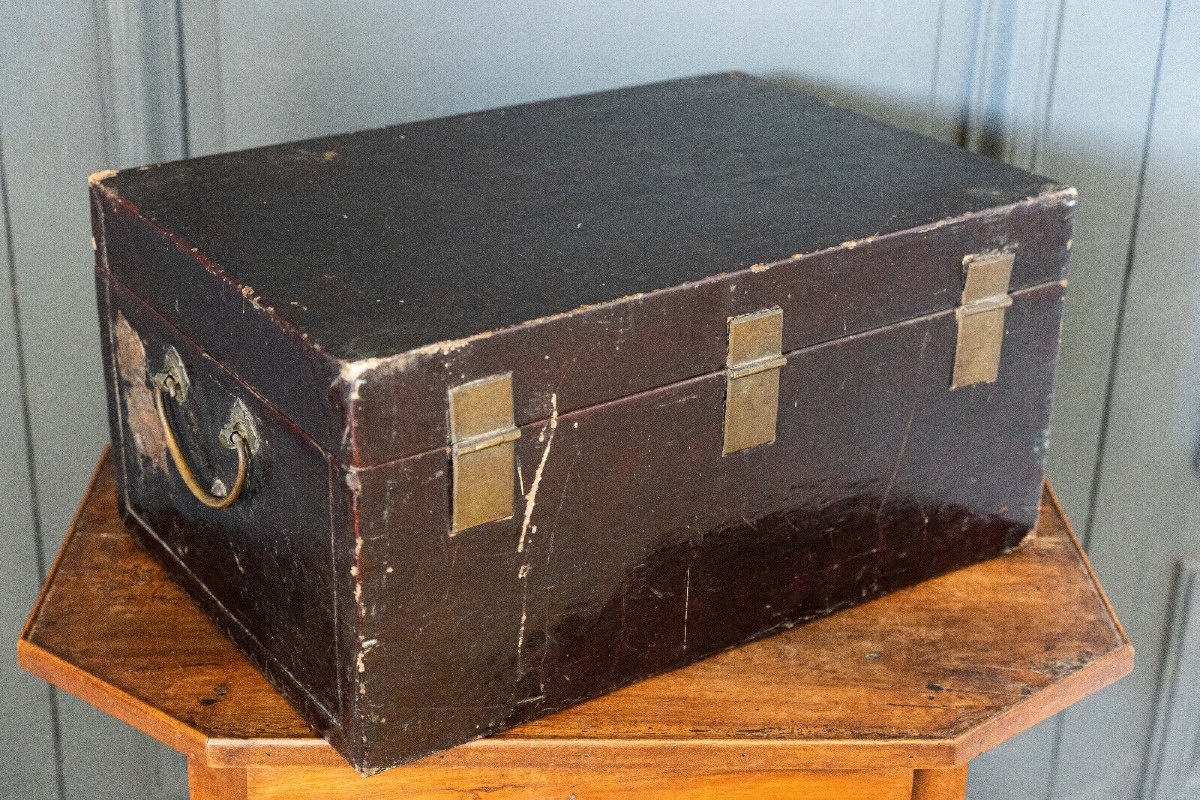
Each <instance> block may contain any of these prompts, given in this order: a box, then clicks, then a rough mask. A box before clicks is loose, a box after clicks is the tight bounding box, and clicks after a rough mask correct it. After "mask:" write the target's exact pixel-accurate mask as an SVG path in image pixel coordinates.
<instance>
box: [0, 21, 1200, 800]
mask: <svg viewBox="0 0 1200 800" xmlns="http://www.w3.org/2000/svg"><path fill="white" fill-rule="evenodd" d="M475 6H481V7H475ZM483 6H484V4H472V3H466V2H461V0H440V2H432V0H404V1H403V2H382V1H380V2H366V0H363V1H362V2H357V3H329V2H327V1H326V0H287V1H286V2H276V3H251V2H239V3H224V4H223V3H220V2H219V0H186V2H185V1H184V0H144V2H135V0H93V2H91V3H88V2H80V0H74V1H72V0H38V2H33V0H0V21H2V22H0V221H2V223H3V224H2V225H0V268H3V269H4V271H5V272H4V274H5V276H6V277H7V278H8V280H9V281H10V282H11V288H12V293H11V299H10V300H8V301H5V302H0V433H2V435H3V437H4V438H3V442H4V447H3V450H0V466H2V467H3V468H4V472H5V475H7V476H8V479H7V480H5V481H4V482H3V483H0V598H2V601H3V602H2V604H0V635H2V638H3V639H4V640H5V641H9V642H11V641H12V640H13V639H14V638H15V637H16V635H17V632H18V631H19V628H20V625H21V622H22V619H23V616H24V614H25V613H26V611H27V610H28V608H29V607H30V605H31V604H32V602H33V599H34V597H35V594H36V591H37V589H38V587H39V585H40V583H41V580H42V578H43V577H44V574H45V570H46V566H47V563H48V561H49V560H51V559H52V558H53V555H54V553H55V551H56V549H57V547H58V544H59V542H60V541H61V537H62V534H63V532H64V531H65V529H66V526H67V523H68V521H69V518H70V515H71V513H72V511H73V509H74V507H75V505H76V503H77V501H78V498H79V496H80V494H81V492H82V490H83V487H84V484H85V482H86V480H87V476H88V474H89V472H90V470H91V467H92V465H93V462H94V460H95V458H96V457H97V455H98V453H99V451H100V448H101V447H102V445H103V442H104V439H105V431H104V410H103V402H104V400H103V392H102V388H101V382H100V367H99V358H98V347H97V344H96V342H97V337H96V324H95V311H94V300H93V290H92V284H91V272H90V249H89V245H88V237H89V232H88V222H87V205H86V200H85V190H84V185H85V177H86V175H87V174H88V173H90V172H92V171H95V170H98V169H101V168H105V167H112V166H129V165H133V164H138V163H145V162H149V161H157V160H166V159H171V158H177V157H180V156H184V155H199V154H203V153H207V152H213V151H216V150H222V149H232V148H239V147H247V146H251V145H256V144H263V143H268V142H275V141H281V140H286V139H295V138H300V137H304V136H309V135H315V134H318V133H326V132H335V131H341V130H348V129H353V128H357V127H365V126H371V125H380V124H385V123H390V122H400V121H406V120H411V119H418V118H421V117H429V116H435V115H442V114H448V113H454V112H459V111H467V110H474V109H480V108H486V107H492V106H497V105H504V104H508V103H514V102H520V101H524V100H532V99H540V98H545V97H551V96H555V95H562V94H568V93H573V92H580V91H588V90H593V89H602V88H610V87H615V86H621V85H628V84H633V83H639V82H644V81H650V80H655V79H661V78H670V77H677V76H682V75H687V74H694V73H700V72H706V71H715V70H724V69H743V70H746V71H749V72H754V73H757V74H761V75H768V76H774V77H779V78H781V79H787V80H791V81H794V82H797V83H799V84H801V85H803V86H805V87H807V88H808V89H810V90H812V91H814V92H816V93H817V94H820V95H822V96H824V97H826V98H828V99H830V100H832V101H834V102H837V103H840V104H843V105H847V106H849V107H852V108H855V109H859V110H863V111H866V112H867V113H871V114H874V115H876V116H879V117H881V118H884V119H887V120H889V121H892V122H895V123H896V124H899V125H903V126H905V127H908V128H911V129H914V130H918V131H922V132H925V133H928V134H930V135H933V136H936V137H938V138H941V139H943V140H946V141H951V142H956V143H960V144H964V145H966V146H969V147H971V148H973V149H976V150H979V151H981V152H984V153H987V154H989V155H992V156H995V157H999V158H1003V159H1006V160H1008V161H1010V162H1012V163H1016V164H1019V165H1022V166H1025V167H1030V168H1033V169H1036V170H1037V171H1040V172H1043V173H1045V174H1048V175H1052V176H1054V177H1056V178H1059V179H1062V180H1065V181H1068V182H1071V183H1074V184H1075V185H1076V186H1078V187H1079V188H1080V190H1081V193H1082V203H1081V205H1080V209H1079V217H1078V224H1077V232H1076V236H1075V242H1074V254H1075V260H1074V264H1073V267H1072V278H1071V289H1070V292H1069V295H1068V304H1067V306H1068V310H1067V322H1066V326H1065V329H1064V333H1063V354H1064V355H1063V363H1062V369H1061V377H1060V383H1059V391H1058V395H1057V401H1056V408H1055V415H1054V425H1055V434H1054V443H1053V447H1052V449H1051V461H1052V474H1053V477H1054V480H1055V482H1056V484H1057V486H1058V488H1059V491H1060V493H1061V494H1062V496H1063V500H1064V502H1065V503H1066V505H1067V508H1068V511H1069V512H1070V514H1071V516H1072V518H1073V519H1074V521H1075V523H1076V525H1077V527H1078V528H1079V529H1080V530H1081V531H1082V532H1083V534H1084V535H1085V537H1086V538H1087V541H1088V544H1089V546H1090V550H1091V553H1092V555H1093V558H1094V560H1095V563H1096V567H1097V569H1098V571H1099V572H1100V575H1101V577H1102V579H1103V580H1104V581H1105V583H1106V585H1107V586H1108V588H1109V590H1110V592H1111V594H1112V598H1113V600H1114V602H1115V604H1116V606H1117V609H1118V611H1119V613H1120V614H1121V616H1122V617H1123V619H1124V621H1125V622H1126V624H1127V626H1128V627H1129V630H1130V634H1131V635H1132V637H1133V639H1134V643H1135V645H1136V646H1137V647H1138V651H1139V653H1138V666H1137V669H1136V672H1135V674H1134V675H1133V676H1132V677H1131V678H1129V679H1127V680H1126V681H1124V682H1123V683H1122V684H1120V685H1119V686H1117V687H1114V688H1112V689H1110V690H1108V691H1106V692H1104V693H1102V694H1101V695H1099V696H1097V697H1096V698H1093V699H1091V700H1089V701H1086V702H1085V703H1083V704H1081V705H1080V706H1078V707H1076V708H1075V709H1072V710H1070V711H1068V712H1066V713H1065V714H1063V715H1061V716H1060V717H1059V718H1058V719H1056V720H1051V721H1048V722H1047V723H1044V724H1042V725H1040V726H1038V727H1037V728H1034V729H1033V730H1031V731H1029V732H1027V733H1026V734H1023V735H1022V736H1020V737H1018V738H1017V739H1015V740H1014V741H1012V742H1010V743H1008V744H1007V745H1005V746H1004V747H1001V748H1000V749H998V750H997V751H995V752H993V753H990V754H988V755H986V756H984V757H983V758H981V759H979V760H978V761H977V762H976V764H975V765H973V767H972V773H971V786H970V795H971V797H972V798H978V799H979V800H982V799H983V798H1021V800H1026V799H1028V798H1047V799H1049V798H1055V799H1056V800H1063V799H1065V798H1096V797H1105V798H1113V800H1123V799H1124V798H1134V797H1139V796H1142V788H1141V787H1142V785H1143V780H1145V781H1146V784H1145V785H1146V796H1148V797H1149V796H1153V797H1154V798H1156V800H1157V799H1158V798H1182V797H1185V796H1188V794H1187V792H1188V791H1189V789H1188V787H1194V786H1196V785H1197V783H1196V781H1197V780H1198V779H1200V778H1198V777H1197V775H1198V772H1200V765H1198V764H1197V763H1196V753H1197V750H1198V748H1197V746H1196V741H1195V737H1196V735H1197V733H1196V732H1197V730H1200V719H1196V716H1197V715H1200V704H1198V703H1196V702H1195V701H1194V700H1190V699H1189V698H1190V696H1191V695H1190V694H1189V689H1190V691H1191V692H1192V693H1194V691H1195V688H1196V686H1197V685H1200V684H1198V683H1197V681H1200V674H1198V673H1200V652H1197V648H1198V647H1200V645H1198V644H1197V642H1200V627H1198V626H1200V622H1198V621H1197V620H1194V619H1191V618H1190V617H1189V615H1188V613H1187V612H1188V610H1189V609H1191V608H1195V607H1197V602H1196V601H1195V600H1194V599H1189V598H1193V597H1194V596H1195V590H1194V588H1192V587H1193V586H1194V584H1193V583H1191V581H1192V580H1193V579H1192V578H1190V577H1187V578H1186V580H1185V578H1184V577H1181V576H1190V575H1192V574H1193V573H1194V567H1193V568H1192V570H1191V571H1189V570H1187V569H1184V570H1179V569H1177V567H1176V564H1177V562H1178V561H1180V560H1181V559H1184V558H1187V557H1189V556H1195V555H1197V554H1198V553H1200V494H1198V492H1197V474H1196V464H1197V460H1198V453H1197V444H1196V442H1197V430H1198V429H1200V386H1198V385H1197V380H1196V378H1195V377H1194V376H1195V375H1196V374H1197V371H1196V366H1197V359H1198V358H1200V340H1198V337H1200V334H1198V333H1197V332H1198V331H1200V325H1198V324H1197V323H1198V322H1200V320H1198V319H1197V317H1198V316H1200V294H1198V292H1200V259H1197V257H1196V256H1195V255H1194V251H1195V248H1194V245H1193V242H1194V241H1195V240H1196V238H1197V234H1200V231H1198V230H1197V228H1198V224H1197V213H1196V209H1197V208H1198V207H1200V96H1197V95H1198V91H1200V89H1198V87H1200V48H1198V47H1197V45H1196V43H1197V42H1198V41H1200V3H1197V2H1196V1H1195V0H1191V1H1189V2H1185V1H1184V0H1174V2H1171V0H1157V1H1156V0H1136V1H1135V0H1128V1H1127V2H1122V1H1121V0H1092V1H1091V2H1086V3H1085V2H1083V0H927V1H926V2H921V1H920V0H906V2H896V3H887V4H882V3H871V2H866V0H856V1H855V2H835V3H831V2H828V0H824V1H822V2H817V1H815V0H803V1H801V2H797V0H747V1H746V2H743V3H739V4H723V3H717V2H713V0H704V2H695V3H691V4H686V5H685V4H680V3H676V2H669V1H668V0H643V1H642V2H638V3H617V2H595V3H591V4H579V3H567V2H565V0H501V1H500V2H492V3H489V4H486V7H483ZM1164 654H1165V655H1164ZM1160 675H1161V676H1162V680H1161V681H1160ZM1160 682H1161V683H1163V685H1164V686H1165V687H1166V689H1167V690H1166V692H1165V693H1164V694H1163V698H1164V699H1163V700H1162V701H1160V702H1159V703H1158V704H1157V705H1156V702H1155V698H1156V696H1157V695H1158V687H1159V684H1160ZM0 708H3V709H4V713H3V714H0V753H3V754H4V756H5V757H4V758H2V759H0V798H10V797H11V798H31V799H32V800H41V799H42V798H60V799H61V800H67V798H87V799H88V800H104V798H135V799H136V798H143V797H144V798H160V797H162V798H177V797H183V796H184V795H185V790H184V788H183V779H182V776H183V763H182V760H181V759H180V758H179V757H178V756H176V755H174V754H172V753H170V752H168V751H166V750H164V749H162V748H161V747H159V746H158V745H156V744H155V743H153V742H151V741H150V740H148V739H147V738H145V737H143V736H142V735H140V734H138V733H136V732H133V731H132V730H129V729H127V728H125V727H124V726H122V725H121V724H119V723H116V722H113V721H111V720H109V719H107V718H105V717H104V716H103V715H101V714H99V713H97V712H95V711H93V710H91V709H90V708H88V707H87V706H85V705H84V704H82V703H79V702H78V701H75V700H74V699H73V698H70V697H68V696H65V695H62V694H60V693H55V692H52V691H50V690H49V689H47V687H45V686H44V685H43V684H41V683H39V682H38V681H37V680H35V679H33V678H31V677H28V676H25V675H23V674H21V673H20V672H19V671H18V670H17V669H16V666H15V663H14V658H13V656H12V650H11V647H10V648H9V649H8V655H6V656H3V658H0ZM1152 743H1153V744H1152ZM1147 763H1149V764H1150V766H1151V768H1150V769H1149V770H1147V769H1146V768H1145V765H1146V764H1147ZM1144 775H1148V776H1149V777H1148V778H1145V779H1144V778H1143V776H1144Z"/></svg>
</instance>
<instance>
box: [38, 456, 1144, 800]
mask: <svg viewBox="0 0 1200 800" xmlns="http://www.w3.org/2000/svg"><path fill="white" fill-rule="evenodd" d="M17 655H18V660H19V662H20V664H21V665H22V666H23V667H24V668H25V669H27V670H29V671H30V672H33V673H35V674H37V675H40V676H41V677H43V678H45V679H46V680H47V681H49V682H51V683H53V684H54V685H56V686H58V687H60V688H62V689H64V690H66V691H68V692H71V693H73V694H75V695H77V696H79V697H80V698H82V699H84V700H86V701H88V702H90V703H92V704H93V705H95V706H96V707H98V708H100V709H102V710H104V711H106V712H108V713H109V714H112V715H113V716H115V717H117V718H118V719H122V720H124V721H125V722H127V723H129V724H130V725H132V726H134V727H135V728H137V729H138V730H141V731H143V732H145V733H147V734H149V735H150V736H153V737H154V738H156V739H158V740H159V741H161V742H163V743H164V744H166V745H167V746H169V747H172V748H174V749H176V750H178V751H179V752H181V753H184V754H185V755H186V756H187V757H188V765H189V766H188V780H189V784H190V786H191V793H192V797H193V798H195V799H196V800H200V798H205V799H206V800H207V799H210V798H220V799H221V800H232V798H238V800H268V799H270V800H283V798H289V799H290V798H300V797H303V798H313V800H317V799H321V800H344V799H345V798H376V797H378V798H384V797H404V798H453V797H487V798H489V800H506V799H507V798H516V797H520V798H548V797H555V798H579V800H583V798H593V797H599V798H639V800H640V799H644V798H660V797H689V798H695V797H720V798H755V799H756V800H759V799H762V798H773V797H785V796H786V797H805V798H809V799H810V800H823V799H824V798H871V800H893V799H895V800H899V799H900V798H905V800H907V799H908V798H919V799H920V800H947V799H948V798H961V797H963V795H964V792H965V788H966V779H967V763H968V762H969V761H970V760H971V759H972V758H974V757H975V756H977V755H979V754H980V753H982V752H984V751H985V750H987V749H989V748H991V747H994V746H996V745H997V744H999V743H1001V742H1003V741H1004V740H1005V739H1008V738H1009V737H1011V736H1013V735H1015V734H1017V733H1019V732H1021V731H1023V730H1025V729H1026V728H1028V727H1030V726H1032V725H1034V724H1035V723H1037V722H1039V721H1041V720H1043V719H1045V718H1047V717H1049V716H1050V715H1052V714H1054V713H1056V712H1058V711H1060V710H1062V709H1063V708H1066V707H1067V706H1069V705H1070V704H1072V703H1074V702H1076V701H1077V700H1079V699H1080V698H1082V697H1084V696H1085V695H1087V694H1089V693H1091V692H1093V691H1095V690H1097V689H1099V688H1101V687H1103V686H1106V685H1108V684H1109V683H1112V682H1113V681H1115V680H1117V679H1118V678H1120V677H1122V676H1123V675H1125V674H1127V673H1128V672H1129V671H1130V669H1132V666H1133V648H1132V647H1131V646H1130V644H1129V640H1128V639H1127V638H1126V636H1125V633H1124V631H1123V630H1122V629H1121V625H1120V623H1119V622H1118V621H1117V619H1116V617H1115V615H1114V614H1113V611H1112V608H1111V606H1110V605H1109V604H1108V601H1107V599H1106V598H1105V596H1104V592H1103V590H1102V589H1101V587H1100V584H1099V583H1098V582H1097V580H1096V576H1095V575H1094V574H1093V573H1092V571H1091V567H1090V566H1089V565H1088V562H1087V559H1086V557H1085V556H1084V554H1083V551H1082V550H1081V549H1080V547H1079V543H1078V541H1077V540H1076V538H1075V536H1074V534H1073V533H1072V532H1071V529H1070V527H1069V526H1068V524H1067V521H1066V519H1065V517H1064V516H1063V513H1062V509H1061V507H1060V506H1059V505H1058V503H1057V501H1056V500H1055V498H1054V496H1053V494H1052V493H1051V492H1050V490H1049V488H1047V490H1046V495H1045V497H1044V498H1043V502H1042V515H1041V523H1040V525H1039V526H1038V530H1037V532H1036V534H1035V536H1034V537H1033V538H1032V539H1031V540H1030V541H1029V542H1028V543H1026V544H1025V545H1024V546H1023V547H1022V548H1020V549H1019V550H1018V551H1017V552H1015V553H1013V554H1011V555H1008V556H1005V557H1003V558H999V559H996V560H993V561H990V562H987V563H984V564H979V565H977V566H974V567H970V568H968V569H964V570H960V571H958V572H955V573H953V574H951V575H947V576H944V577H941V578H938V579H935V580H932V581H928V582H926V583H924V584H921V585H920V586H917V587H914V588H912V589H907V590H904V591H900V592H897V593H895V594H892V595H889V596H888V597H885V598H883V599H880V600H876V601H874V602H871V603H868V604H866V605H863V606H859V607H857V608H853V609H850V610H847V611H843V612H841V613H839V614H836V615H835V616H833V617H830V618H828V619H824V620H821V621H818V622H814V623H811V624H809V625H806V626H802V627H800V628H796V629H794V630H792V631H789V632H787V633H782V634H779V635H776V636H772V637H770V638H768V639H765V640H763V641H760V642H757V643H754V644H750V645H747V646H744V647H740V648H737V649H736V650H732V651H729V652H727V653H723V654H721V655H718V656H714V657H712V658H709V659H707V660H705V661H702V662H700V663H698V664H695V665H693V666H690V667H687V668H685V669H681V670H677V671H675V672H672V673H668V674H666V675H662V676H659V677H657V678H653V679H651V680H647V681H644V682H642V683H638V684H636V685H634V686H630V687H628V688H626V689H623V690H621V691H618V692H614V693H613V694H610V695H607V696H605V697H601V698H599V699H597V700H593V701H591V702H588V703H585V704H583V705H580V706H577V707H575V708H572V709H569V710H567V711H563V712H560V713H558V714H555V715H553V716H550V717H547V718H545V719H542V720H538V721H536V722H532V723H528V724H525V725H523V726H521V727H519V728H515V729H513V730H511V731H508V732H506V733H503V734H500V735H497V736H493V737H491V738H488V739H481V740H479V741H475V742H472V743H470V744H467V745H463V746H461V747H456V748H454V749H452V750H449V751H447V752H444V753H441V754H438V755H434V756H430V757H428V758H425V759H423V760H421V761H419V762H416V763H414V764H411V765H407V766H403V767H398V768H396V769H393V770H389V771H387V772H384V773H382V774H379V775H376V776H374V777H372V778H365V779H364V778H360V777H359V776H358V775H357V773H355V772H354V771H353V770H352V769H351V768H350V767H349V766H347V765H346V764H345V763H344V762H343V761H342V760H341V759H340V757H339V756H338V755H337V754H336V753H335V752H334V751H333V749H332V748H330V747H329V745H328V744H326V743H325V742H324V741H323V740H321V739H318V738H316V737H314V736H313V735H312V733H310V732H309V730H308V728H307V727H306V726H305V724H304V723H303V722H302V721H301V719H300V717H299V716H297V715H296V714H295V712H293V711H292V709H291V708H290V707H289V706H288V705H287V704H286V703H285V702H284V700H283V698H282V697H280V696H279V695H278V694H277V693H276V692H275V691H274V690H273V689H272V688H271V686H270V685H269V684H268V683H267V682H266V680H265V679H264V678H263V677H262V676H261V675H260V674H259V673H258V672H257V671H256V670H255V669H254V668H253V667H252V666H251V665H250V663H249V662H248V661H246V659H244V658H243V657H242V656H241V655H240V654H239V653H238V652H237V651H236V650H235V649H234V647H233V645H232V644H230V643H229V641H228V640H226V639H225V638H224V637H223V636H222V635H221V634H220V633H219V632H218V631H217V629H216V628H215V627H213V626H212V625H211V624H210V623H209V622H208V620H207V619H206V618H205V617H204V616H203V615H202V614H201V613H200V611H199V610H198V609H197V608H196V607H195V606H194V605H193V604H192V603H191V601H190V600H188V598H187V597H186V596H185V595H184V594H183V593H182V591H180V590H179V589H177V588H176V587H175V585H174V584H172V583H171V582H170V580H169V579H168V578H167V576H166V575H165V574H164V573H163V572H162V570H161V569H160V568H159V567H158V566H157V565H156V564H155V563H154V562H153V561H152V560H151V559H150V558H149V556H147V555H146V554H145V553H143V552H142V550H141V549H140V548H139V547H138V545H137V544H136V543H135V542H134V539H133V537H132V535H131V534H130V532H129V531H128V530H126V528H125V527H124V524H123V523H122V522H121V521H120V519H119V518H118V517H117V510H116V502H115V492H114V487H113V474H112V469H111V466H110V465H109V462H108V460H107V458H105V459H103V460H102V461H101V463H100V465H99V466H98V467H97V471H96V475H95V477H94V478H93V481H92V485H91V487H90V488H89V490H88V493H87V495H86V496H85V497H84V500H83V504H82V506H81V507H80V510H79V513H78V515H77V517H76V519H75V521H74V523H73V524H72V527H71V531H70V533H69V534H68V536H67V539H66V541H65V542H64V543H63V546H62V550H61V552H60V553H59V556H58V560H57V562H56V563H55V566H54V569H53V570H52V572H51V574H50V576H49V578H48V579H47V581H46V586H45V587H44V588H43V590H42V595H41V597H40V598H39V600H38V603H37V605H36V606H35V608H34V609H33V613H32V615H31V616H30V619H29V623H28V625H27V626H26V628H25V631H24V633H23V634H22V636H21V639H20V641H19V642H18V643H17Z"/></svg>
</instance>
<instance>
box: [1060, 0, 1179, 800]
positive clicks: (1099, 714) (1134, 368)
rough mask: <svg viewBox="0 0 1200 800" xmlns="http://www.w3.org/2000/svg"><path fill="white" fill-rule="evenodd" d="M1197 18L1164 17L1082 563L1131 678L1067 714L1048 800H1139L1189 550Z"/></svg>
mask: <svg viewBox="0 0 1200 800" xmlns="http://www.w3.org/2000/svg"><path fill="white" fill-rule="evenodd" d="M1197 41H1200V6H1198V5H1197V4H1196V3H1187V2H1179V3H1172V4H1171V5H1170V6H1169V19H1168V20H1167V22H1166V25H1165V35H1164V37H1163V46H1162V59H1161V68H1160V71H1159V77H1158V83H1157V88H1156V93H1155V99H1154V104H1153V107H1152V121H1151V127H1150V129H1149V131H1150V137H1149V140H1148V145H1149V146H1148V148H1147V160H1146V168H1145V176H1144V186H1143V191H1142V194H1141V205H1140V208H1138V209H1137V211H1136V227H1135V241H1134V248H1133V251H1132V257H1133V260H1132V263H1131V271H1130V273H1129V276H1128V280H1127V286H1128V289H1127V293H1126V296H1125V299H1124V311H1123V314H1122V317H1121V320H1120V326H1119V330H1118V337H1119V338H1118V347H1117V356H1116V360H1115V367H1114V368H1115V373H1114V383H1113V390H1112V397H1111V401H1110V406H1109V416H1108V429H1107V432H1106V434H1105V440H1104V448H1103V452H1102V454H1101V457H1102V462H1101V470H1100V475H1099V482H1098V486H1097V489H1098V494H1097V499H1096V504H1095V512H1094V516H1093V520H1092V530H1091V547H1090V550H1091V553H1092V556H1093V558H1094V560H1095V562H1096V565H1097V567H1098V569H1099V570H1100V573H1101V576H1102V578H1103V579H1104V581H1105V584H1106V586H1107V588H1108V591H1109V594H1110V596H1111V598H1112V600H1113V603H1114V604H1115V606H1116V608H1117V611H1118V613H1119V614H1120V615H1121V617H1122V619H1123V620H1124V622H1125V624H1126V626H1127V627H1128V629H1129V632H1130V636H1131V638H1132V639H1133V643H1134V646H1135V647H1136V648H1137V649H1138V653H1139V659H1140V662H1139V664H1138V668H1137V669H1136V670H1135V672H1134V674H1133V675H1132V676H1131V677H1129V678H1127V679H1125V680H1124V681H1122V682H1121V683H1119V684H1118V685H1117V686H1115V687H1113V688H1112V689H1110V690H1108V691H1106V692H1105V693H1104V694H1103V695H1101V696H1099V697H1097V698H1096V699H1095V701H1093V702H1090V703H1087V704H1085V705H1082V706H1080V707H1078V708H1077V709H1074V710H1072V711H1071V712H1069V713H1068V715H1067V717H1066V720H1067V722H1066V724H1065V725H1064V727H1063V742H1062V746H1061V758H1060V760H1059V764H1058V776H1057V780H1056V796H1057V797H1062V798H1083V797H1112V798H1117V800H1121V799H1122V798H1132V797H1136V796H1138V792H1139V783H1140V781H1141V775H1142V760H1143V756H1144V754H1145V752H1146V742H1147V740H1148V738H1149V734H1150V729H1151V718H1152V714H1153V709H1154V698H1155V694H1156V689H1157V684H1158V677H1159V669H1158V666H1159V665H1158V663H1157V662H1158V659H1159V657H1160V654H1161V653H1162V651H1163V644H1164V640H1165V635H1166V631H1167V627H1168V624H1169V623H1168V620H1169V618H1170V614H1169V603H1170V598H1171V584H1172V580H1173V576H1174V567H1175V562H1176V559H1177V558H1178V557H1179V555H1180V554H1182V553H1195V552H1197V550H1198V549H1200V481H1198V480H1197V473H1196V463H1197V461H1196V456H1197V432H1198V427H1200V426H1198V419H1197V417H1198V414H1200V383H1198V382H1200V370H1198V367H1200V363H1198V348H1197V341H1196V338H1197V331H1200V291H1198V285H1200V257H1198V256H1197V250H1196V244H1195V243H1196V241H1197V239H1198V238H1200V220H1198V218H1197V215H1196V209H1197V208H1200V48H1197V47H1196V42H1197Z"/></svg>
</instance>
